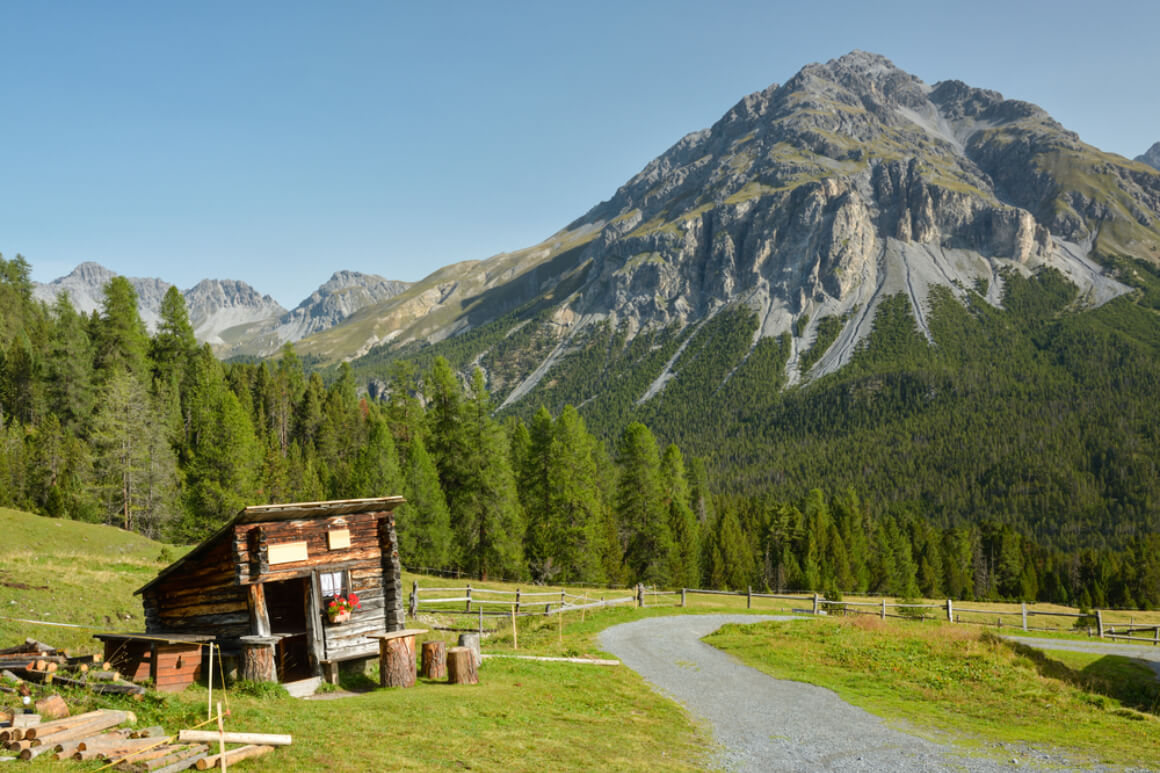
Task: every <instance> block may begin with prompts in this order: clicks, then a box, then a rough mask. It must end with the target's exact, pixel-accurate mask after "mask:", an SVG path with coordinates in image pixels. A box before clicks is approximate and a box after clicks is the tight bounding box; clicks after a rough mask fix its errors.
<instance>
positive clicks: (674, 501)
mask: <svg viewBox="0 0 1160 773" xmlns="http://www.w3.org/2000/svg"><path fill="white" fill-rule="evenodd" d="M661 487H662V489H663V491H664V497H665V501H666V504H667V505H668V511H669V529H670V531H671V532H672V535H673V551H672V554H671V556H670V569H669V577H670V581H671V582H672V583H673V584H674V585H676V586H680V587H683V588H695V587H697V584H698V582H699V580H700V576H701V566H700V557H701V544H700V542H701V535H700V528H699V524H698V521H697V518H696V516H695V515H694V514H693V510H692V508H691V507H690V493H689V482H688V479H687V478H686V476H685V461H684V458H683V457H682V456H681V451H680V449H679V448H677V447H676V445H669V447H668V448H666V449H665V453H664V456H663V457H662V458H661Z"/></svg>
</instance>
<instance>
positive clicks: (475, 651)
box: [459, 633, 483, 669]
mask: <svg viewBox="0 0 1160 773" xmlns="http://www.w3.org/2000/svg"><path fill="white" fill-rule="evenodd" d="M459 646H460V647H467V648H468V649H470V650H471V657H472V659H473V660H474V661H475V667H476V669H478V668H479V664H480V663H482V662H483V655H481V654H480V651H479V634H477V633H461V634H459Z"/></svg>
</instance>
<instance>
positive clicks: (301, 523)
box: [137, 496, 404, 682]
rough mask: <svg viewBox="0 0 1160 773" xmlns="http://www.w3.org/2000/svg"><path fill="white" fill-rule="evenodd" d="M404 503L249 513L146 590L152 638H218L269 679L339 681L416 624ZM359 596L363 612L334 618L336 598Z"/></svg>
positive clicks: (360, 502) (301, 505) (391, 500)
mask: <svg viewBox="0 0 1160 773" xmlns="http://www.w3.org/2000/svg"><path fill="white" fill-rule="evenodd" d="M403 501H404V500H403V498H402V497H398V496H394V497H378V498H373V499H345V500H336V501H329V502H295V503H291V504H280V505H257V506H253V507H247V508H246V509H244V510H242V511H241V512H240V513H238V514H237V515H236V516H234V518H233V519H231V520H230V522H229V523H227V524H226V525H225V526H223V527H222V528H221V529H219V530H218V531H217V533H215V534H214V535H213V536H211V537H209V538H208V539H207V540H205V541H204V542H202V543H201V544H200V545H198V546H197V547H195V548H194V549H193V550H191V551H190V552H189V553H187V554H186V555H185V556H184V557H183V558H181V559H180V560H179V561H176V562H175V563H173V564H171V565H170V566H168V567H166V568H165V569H163V570H162V571H161V573H160V574H158V575H157V577H156V578H155V579H154V580H153V581H152V582H150V583H148V584H147V585H145V586H144V587H142V588H140V589H139V590H138V591H137V593H139V594H141V597H142V602H143V604H144V607H145V626H146V636H150V635H162V636H164V635H172V634H190V635H194V636H198V637H208V638H210V639H212V640H213V641H215V642H216V643H217V644H218V645H221V647H222V649H223V650H224V651H225V652H226V653H227V654H232V655H234V656H236V657H240V658H241V659H242V660H243V662H246V661H247V660H248V661H249V662H250V663H251V672H252V671H253V669H254V668H257V669H259V671H260V672H261V676H262V678H270V679H277V681H280V682H292V681H297V680H300V679H307V678H310V677H314V676H322V677H324V678H326V679H328V680H330V681H334V680H335V678H336V677H337V673H338V663H340V662H341V661H345V660H354V659H359V658H369V657H374V656H377V655H378V642H377V640H375V639H371V638H368V636H370V635H372V634H377V633H387V632H391V631H397V630H401V629H403V627H404V616H403V588H402V578H401V577H400V569H401V567H400V565H399V552H398V549H397V545H398V542H397V539H396V536H395V520H394V515H393V512H392V511H393V510H394V509H395V508H396V507H398V506H399V505H400V504H402V502H403ZM352 592H353V593H355V594H357V596H358V598H359V608H358V609H356V610H355V611H354V612H353V613H352V615H351V617H350V619H349V620H348V621H345V622H342V623H339V624H336V623H333V622H331V621H330V620H329V618H328V617H327V614H326V609H327V606H328V604H329V602H330V600H331V599H333V598H334V597H336V596H342V597H348V596H349V594H350V593H352ZM143 638H144V637H143ZM254 663H256V664H257V665H256V666H255V665H253V664H254ZM215 666H216V664H215ZM203 671H204V669H203ZM243 675H245V676H250V677H251V678H252V677H253V676H254V673H250V674H243ZM155 678H156V677H155Z"/></svg>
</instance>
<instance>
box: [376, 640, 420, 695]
mask: <svg viewBox="0 0 1160 773" xmlns="http://www.w3.org/2000/svg"><path fill="white" fill-rule="evenodd" d="M379 644H380V646H381V647H382V652H381V653H380V658H379V684H380V685H381V686H383V687H413V686H414V684H415V637H414V636H399V637H397V638H394V639H383V640H381V641H380V642H379Z"/></svg>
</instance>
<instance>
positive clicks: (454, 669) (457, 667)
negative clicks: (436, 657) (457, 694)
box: [447, 647, 479, 684]
mask: <svg viewBox="0 0 1160 773" xmlns="http://www.w3.org/2000/svg"><path fill="white" fill-rule="evenodd" d="M447 681H448V682H450V683H451V684H479V671H478V670H476V667H475V657H474V655H473V654H472V652H471V650H470V649H468V648H467V647H452V648H451V649H449V650H447Z"/></svg>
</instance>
